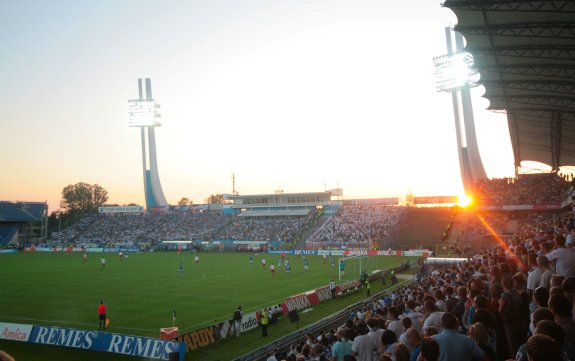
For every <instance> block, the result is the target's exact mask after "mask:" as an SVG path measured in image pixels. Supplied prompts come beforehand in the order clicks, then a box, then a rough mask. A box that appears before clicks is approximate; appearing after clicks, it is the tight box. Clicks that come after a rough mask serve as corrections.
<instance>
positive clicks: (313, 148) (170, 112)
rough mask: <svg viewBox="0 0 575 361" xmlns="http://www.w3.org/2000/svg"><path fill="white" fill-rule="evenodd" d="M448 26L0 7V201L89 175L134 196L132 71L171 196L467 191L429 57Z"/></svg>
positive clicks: (53, 197) (251, 12)
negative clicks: (147, 86) (143, 94)
mask: <svg viewBox="0 0 575 361" xmlns="http://www.w3.org/2000/svg"><path fill="white" fill-rule="evenodd" d="M456 22H457V19H456V17H455V15H454V14H453V13H452V12H451V11H450V10H448V9H445V8H443V7H442V6H441V4H440V2H439V1H429V0H412V1H398V2H393V3H391V2H388V1H382V0H377V1H372V0H357V1H348V0H342V1H339V0H330V1H328V0H273V1H270V0H242V1H239V0H202V1H200V0H188V1H162V2H160V1H149V0H138V1H135V0H99V1H75V0H59V1H50V2H48V1H41V0H34V1H32V0H22V1H4V2H0V44H2V46H1V47H0V173H1V174H0V200H8V201H47V202H48V204H49V211H50V212H52V211H55V210H57V209H58V208H59V202H60V199H61V191H62V189H63V188H64V187H65V186H67V185H69V184H74V183H77V182H86V183H90V184H95V183H97V184H99V185H101V186H102V187H104V188H105V189H106V190H108V193H109V202H108V203H117V204H128V203H137V204H141V205H145V199H144V191H143V178H142V162H141V157H142V155H141V144H140V131H139V129H138V128H130V127H128V120H127V112H126V111H127V102H128V99H135V98H137V97H138V88H137V79H138V78H145V77H149V78H151V80H152V90H153V96H154V99H155V100H156V102H158V103H159V104H160V105H161V108H160V109H159V110H160V113H161V115H162V116H161V118H160V120H161V122H162V126H161V127H158V128H156V144H157V156H158V168H159V173H160V179H161V184H162V188H163V190H164V194H165V196H166V199H167V200H168V202H169V203H170V204H176V203H177V202H178V201H179V200H180V199H181V198H182V197H187V198H189V199H191V200H192V201H193V202H194V203H202V202H204V200H205V199H206V198H207V197H208V196H209V195H211V194H216V193H231V192H232V174H235V176H236V190H237V191H239V193H240V194H262V193H273V192H274V190H276V189H282V190H284V192H286V193H289V192H316V191H323V190H324V189H332V188H336V187H341V188H343V192H344V198H345V199H350V198H373V197H387V196H404V195H406V194H407V193H408V192H412V193H413V194H414V195H416V196H431V195H458V194H461V193H462V189H463V186H462V183H461V178H460V170H459V161H458V157H457V144H456V138H455V126H454V118H453V110H452V103H451V95H450V94H448V93H437V92H436V91H435V88H434V84H433V57H435V56H438V55H442V54H444V53H446V45H445V35H444V27H445V26H449V25H453V24H455V23H456ZM482 92H483V89H482V88H475V89H473V90H472V96H473V106H474V114H475V122H476V130H477V136H478V142H479V147H480V152H481V156H482V159H483V163H484V166H485V169H486V172H487V175H488V176H489V177H503V176H513V172H514V167H513V155H512V151H511V145H510V140H509V131H508V128H507V120H506V117H505V116H504V115H500V114H495V113H492V112H490V111H488V110H485V109H486V107H487V106H488V104H489V103H488V101H487V100H485V99H484V98H482V97H481V94H482Z"/></svg>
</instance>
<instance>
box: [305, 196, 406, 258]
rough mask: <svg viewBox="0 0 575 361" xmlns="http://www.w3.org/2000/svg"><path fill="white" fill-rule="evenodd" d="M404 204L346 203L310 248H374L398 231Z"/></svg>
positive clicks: (328, 222)
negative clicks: (351, 204)
mask: <svg viewBox="0 0 575 361" xmlns="http://www.w3.org/2000/svg"><path fill="white" fill-rule="evenodd" d="M404 212H405V208H404V207H397V206H382V205H360V206H344V207H341V208H340V210H339V211H338V213H337V214H336V215H335V216H334V217H332V218H330V219H329V220H328V221H327V222H326V223H325V224H324V225H323V226H322V227H321V228H320V229H319V230H318V231H317V232H316V233H315V234H314V235H313V238H312V241H310V242H308V244H307V245H306V247H307V248H312V249H317V248H321V249H342V248H362V249H372V248H374V247H376V246H379V245H381V244H385V243H386V242H387V241H391V240H392V238H393V236H395V235H397V232H398V231H399V223H400V221H401V219H402V216H403V214H404Z"/></svg>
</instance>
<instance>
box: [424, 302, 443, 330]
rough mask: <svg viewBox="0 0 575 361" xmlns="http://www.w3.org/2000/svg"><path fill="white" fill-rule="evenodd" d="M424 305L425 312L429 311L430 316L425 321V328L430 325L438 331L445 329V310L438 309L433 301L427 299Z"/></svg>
mask: <svg viewBox="0 0 575 361" xmlns="http://www.w3.org/2000/svg"><path fill="white" fill-rule="evenodd" d="M424 307H425V313H427V314H428V316H427V318H426V319H425V321H424V322H423V328H424V329H426V328H427V327H429V326H433V327H435V328H436V329H437V331H439V332H441V330H443V326H442V325H441V317H443V314H444V313H445V312H441V311H438V310H437V308H436V306H435V303H433V301H425V304H424Z"/></svg>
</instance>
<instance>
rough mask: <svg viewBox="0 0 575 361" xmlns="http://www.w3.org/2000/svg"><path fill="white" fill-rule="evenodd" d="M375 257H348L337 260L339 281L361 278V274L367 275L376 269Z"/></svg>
mask: <svg viewBox="0 0 575 361" xmlns="http://www.w3.org/2000/svg"><path fill="white" fill-rule="evenodd" d="M376 266H377V265H376V260H375V257H370V256H350V257H343V258H340V259H339V265H338V269H339V281H340V282H347V281H351V280H357V279H359V278H361V274H362V273H363V272H367V274H368V275H369V274H370V273H371V271H373V270H374V269H375V267H376Z"/></svg>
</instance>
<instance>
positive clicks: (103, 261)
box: [100, 256, 106, 268]
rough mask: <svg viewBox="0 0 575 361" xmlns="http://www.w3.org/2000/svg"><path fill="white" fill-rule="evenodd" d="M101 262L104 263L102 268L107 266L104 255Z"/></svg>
mask: <svg viewBox="0 0 575 361" xmlns="http://www.w3.org/2000/svg"><path fill="white" fill-rule="evenodd" d="M100 264H101V265H102V268H106V258H104V257H103V256H102V259H100Z"/></svg>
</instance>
